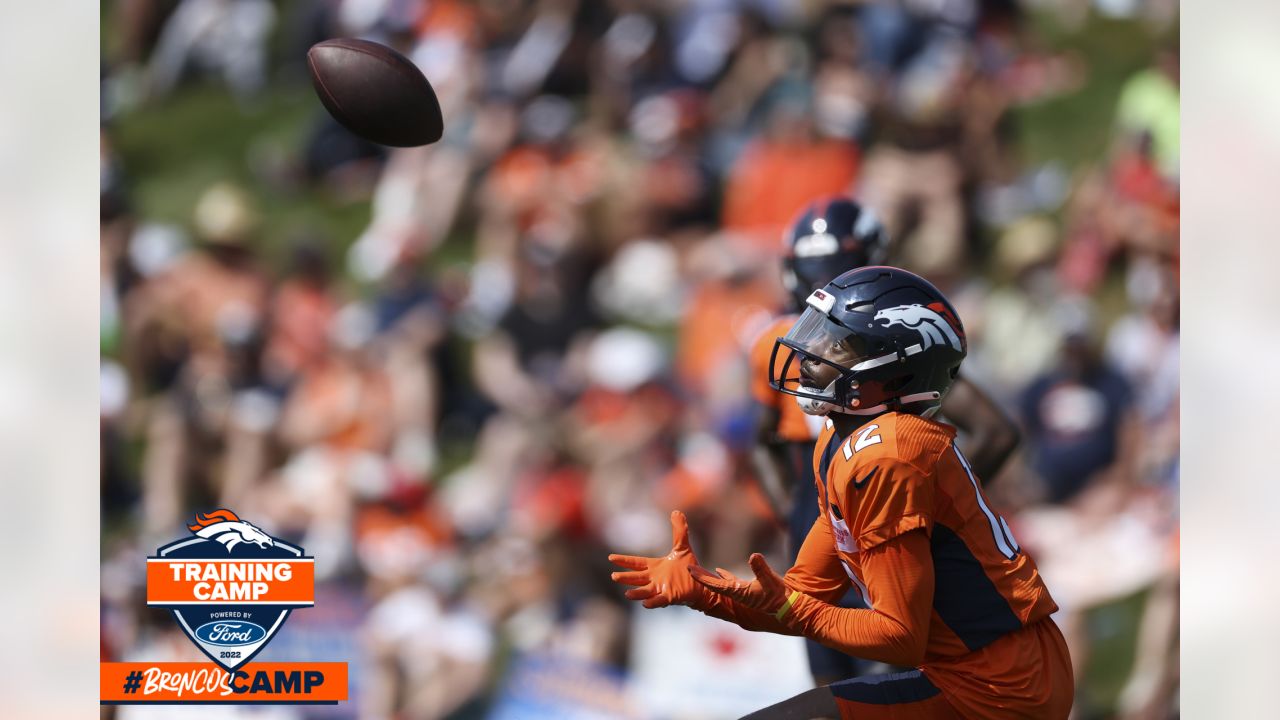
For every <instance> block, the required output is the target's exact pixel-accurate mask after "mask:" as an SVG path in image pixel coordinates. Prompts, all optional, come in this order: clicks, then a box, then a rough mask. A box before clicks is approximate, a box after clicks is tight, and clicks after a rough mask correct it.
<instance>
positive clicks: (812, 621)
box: [785, 593, 928, 667]
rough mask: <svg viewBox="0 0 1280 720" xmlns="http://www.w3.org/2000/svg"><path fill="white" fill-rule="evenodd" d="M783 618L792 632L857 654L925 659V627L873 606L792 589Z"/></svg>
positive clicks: (894, 661) (906, 662) (901, 661)
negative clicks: (830, 601) (839, 602)
mask: <svg viewBox="0 0 1280 720" xmlns="http://www.w3.org/2000/svg"><path fill="white" fill-rule="evenodd" d="M785 621H786V624H788V625H789V626H791V627H792V628H793V632H792V634H800V635H804V636H805V637H807V638H810V639H811V640H815V641H817V642H819V643H821V644H823V645H825V646H827V647H829V648H832V649H834V650H839V651H840V652H843V653H847V654H849V655H853V656H856V657H860V658H865V659H867V660H877V661H879V662H884V663H889V664H890V665H901V666H903V667H914V666H916V665H919V664H920V663H921V662H922V661H923V660H924V651H925V644H926V642H927V640H928V638H927V635H926V634H925V632H924V628H918V629H913V628H912V627H911V626H910V625H909V624H908V623H906V622H903V621H902V620H899V619H897V618H894V617H892V616H889V615H887V614H884V613H881V612H878V611H876V610H863V609H860V608H843V607H839V606H837V605H830V604H828V603H824V602H822V601H821V600H817V599H815V598H812V597H809V596H808V595H805V594H804V593H795V594H794V595H792V603H791V608H790V610H789V612H788V613H787V615H786V618H785Z"/></svg>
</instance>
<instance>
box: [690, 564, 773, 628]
mask: <svg viewBox="0 0 1280 720" xmlns="http://www.w3.org/2000/svg"><path fill="white" fill-rule="evenodd" d="M747 564H748V565H750V566H751V572H753V573H755V575H756V579H755V580H751V581H749V582H748V581H746V580H742V579H739V578H737V577H734V575H733V573H731V572H729V571H728V570H725V569H724V568H716V574H714V575H713V574H711V573H710V572H707V571H706V570H705V569H703V568H700V567H692V568H689V575H690V576H692V577H693V579H694V580H696V581H697V582H698V584H700V585H702V586H703V587H705V588H707V589H708V590H710V591H712V592H715V593H719V594H721V595H724V596H726V597H729V598H731V599H732V600H733V601H734V602H736V603H738V604H740V605H746V606H747V607H751V608H755V609H756V610H760V611H762V612H767V613H769V614H771V615H772V614H773V613H776V612H777V611H778V609H779V608H781V607H782V606H783V604H784V603H786V601H787V586H786V585H785V584H784V583H783V580H782V576H781V575H779V574H778V573H776V572H774V571H773V568H771V567H769V563H767V562H765V559H764V556H763V555H761V554H760V553H752V555H751V558H750V559H749V560H747Z"/></svg>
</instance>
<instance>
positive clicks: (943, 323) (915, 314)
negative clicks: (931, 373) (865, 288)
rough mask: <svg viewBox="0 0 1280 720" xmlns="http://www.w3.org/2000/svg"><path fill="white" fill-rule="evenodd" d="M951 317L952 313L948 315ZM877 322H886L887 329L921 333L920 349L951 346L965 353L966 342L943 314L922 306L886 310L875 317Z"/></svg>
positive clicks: (900, 306)
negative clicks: (894, 327) (897, 328)
mask: <svg viewBox="0 0 1280 720" xmlns="http://www.w3.org/2000/svg"><path fill="white" fill-rule="evenodd" d="M947 314H948V315H950V313H947ZM874 319H875V320H877V321H884V326H885V327H892V326H894V325H901V326H903V327H908V328H911V329H912V330H915V331H916V332H918V333H920V337H921V338H923V339H922V340H921V341H920V349H921V350H928V349H929V348H931V347H933V346H934V345H950V346H951V347H952V348H954V349H955V350H956V351H957V352H964V342H963V341H962V340H961V339H960V335H958V334H957V332H956V328H955V327H954V326H953V325H952V324H951V322H949V321H948V320H947V318H946V317H944V316H943V315H942V313H940V312H938V311H937V310H935V309H933V308H932V307H927V306H924V305H920V304H918V303H917V304H914V305H898V306H897V307H891V308H885V309H884V310H880V311H879V312H877V313H876V315H875V318H874Z"/></svg>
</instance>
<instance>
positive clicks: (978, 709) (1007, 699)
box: [828, 618, 1075, 720]
mask: <svg viewBox="0 0 1280 720" xmlns="http://www.w3.org/2000/svg"><path fill="white" fill-rule="evenodd" d="M828 689H829V690H830V691H831V694H832V695H833V696H834V697H835V700H836V705H837V706H838V707H839V708H840V717H841V718H842V720H958V719H959V718H972V719H974V720H1006V719H1008V720H1012V719H1013V718H1018V719H1020V720H1021V719H1023V718H1025V719H1026V720H1066V717H1067V715H1068V714H1069V713H1070V712H1071V701H1072V698H1073V696H1074V695H1075V681H1074V678H1073V676H1072V673H1071V656H1070V655H1069V654H1068V652H1067V643H1066V641H1065V640H1064V639H1063V637H1062V632H1061V631H1059V630H1058V626H1057V625H1055V624H1054V622H1053V620H1051V619H1049V618H1045V619H1044V620H1041V621H1039V622H1036V623H1033V624H1031V625H1029V626H1027V627H1024V628H1022V629H1021V630H1018V631H1016V632H1012V633H1009V634H1008V635H1005V636H1004V637H1002V638H1000V639H999V640H996V641H995V642H993V643H991V644H990V645H988V646H986V647H984V648H982V649H980V650H975V651H974V652H971V653H969V654H967V655H963V656H960V657H957V658H951V659H948V660H944V661H938V662H931V663H927V664H925V665H924V666H922V667H921V668H920V669H919V670H913V671H911V672H905V673H897V674H894V675H873V676H870V677H865V678H855V679H852V680H843V681H841V682H838V683H832V684H831V685H829V686H828Z"/></svg>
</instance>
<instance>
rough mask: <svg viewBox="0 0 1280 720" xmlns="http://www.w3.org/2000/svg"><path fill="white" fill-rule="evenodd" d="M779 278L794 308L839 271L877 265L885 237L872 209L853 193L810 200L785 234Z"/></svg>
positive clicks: (882, 256) (882, 258)
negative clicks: (858, 199) (853, 196)
mask: <svg viewBox="0 0 1280 720" xmlns="http://www.w3.org/2000/svg"><path fill="white" fill-rule="evenodd" d="M782 239H783V244H784V245H785V246H786V250H785V254H784V255H783V258H782V282H783V284H784V285H785V286H786V288H787V291H788V292H789V293H791V297H792V301H793V304H794V308H793V309H794V310H795V311H796V312H799V311H801V310H803V309H804V307H805V304H804V303H805V299H806V298H808V297H809V293H811V292H813V291H814V290H817V289H818V288H821V287H822V286H824V285H826V284H827V283H829V282H831V281H832V280H833V279H834V278H835V277H836V276H837V275H840V274H841V273H843V272H846V271H848V270H853V269H854V268H860V267H863V266H864V265H880V264H882V263H884V261H885V256H886V255H887V254H888V245H889V238H888V234H887V233H886V232H885V230H884V226H883V225H881V224H880V221H879V220H878V219H876V216H875V213H873V212H872V211H871V210H870V209H869V208H865V207H863V206H862V205H860V204H859V203H858V202H857V201H856V200H854V199H853V198H851V197H846V196H843V195H834V196H831V197H826V198H820V199H818V200H815V201H813V202H811V203H809V205H808V206H806V207H805V208H804V210H802V211H800V214H798V215H797V216H796V218H795V219H794V220H792V221H791V225H790V226H789V227H788V228H787V231H786V234H785V235H783V238H782Z"/></svg>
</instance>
